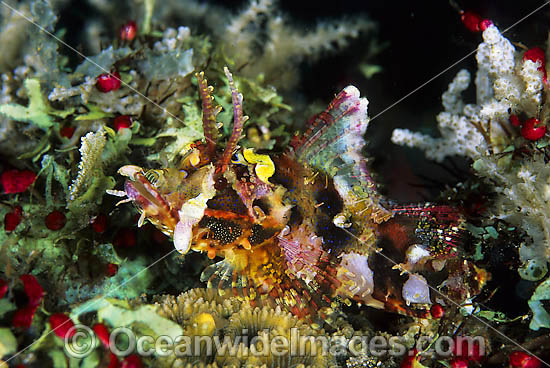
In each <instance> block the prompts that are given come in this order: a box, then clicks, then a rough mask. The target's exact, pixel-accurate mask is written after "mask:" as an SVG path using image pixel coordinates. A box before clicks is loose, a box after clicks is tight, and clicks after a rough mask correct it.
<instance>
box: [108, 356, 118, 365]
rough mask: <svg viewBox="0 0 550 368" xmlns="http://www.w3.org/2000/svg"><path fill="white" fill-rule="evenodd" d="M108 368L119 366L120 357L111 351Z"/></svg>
mask: <svg viewBox="0 0 550 368" xmlns="http://www.w3.org/2000/svg"><path fill="white" fill-rule="evenodd" d="M107 368H118V357H117V356H116V355H115V354H113V353H111V356H110V360H109V365H108V366H107Z"/></svg>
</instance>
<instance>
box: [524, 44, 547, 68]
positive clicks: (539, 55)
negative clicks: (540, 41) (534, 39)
mask: <svg viewBox="0 0 550 368" xmlns="http://www.w3.org/2000/svg"><path fill="white" fill-rule="evenodd" d="M523 60H524V61H525V60H531V61H532V62H534V63H536V62H538V61H540V62H541V63H542V64H544V60H545V57H544V50H543V49H541V48H540V47H533V48H530V49H529V50H527V51H525V54H523Z"/></svg>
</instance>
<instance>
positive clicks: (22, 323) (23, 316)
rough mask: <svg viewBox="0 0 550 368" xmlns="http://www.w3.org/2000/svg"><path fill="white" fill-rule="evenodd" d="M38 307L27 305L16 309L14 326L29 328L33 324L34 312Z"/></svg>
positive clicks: (13, 320)
mask: <svg viewBox="0 0 550 368" xmlns="http://www.w3.org/2000/svg"><path fill="white" fill-rule="evenodd" d="M37 308H38V306H37V305H27V306H26V307H23V308H19V309H18V310H16V311H15V314H14V315H13V319H12V325H13V327H22V328H29V327H31V324H32V319H33V317H34V312H36V309H37Z"/></svg>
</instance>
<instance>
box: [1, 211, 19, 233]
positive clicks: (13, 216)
mask: <svg viewBox="0 0 550 368" xmlns="http://www.w3.org/2000/svg"><path fill="white" fill-rule="evenodd" d="M20 222H21V215H20V214H18V213H17V212H15V211H14V212H8V213H6V215H5V216H4V230H6V231H13V230H15V228H16V227H17V225H19V223H20Z"/></svg>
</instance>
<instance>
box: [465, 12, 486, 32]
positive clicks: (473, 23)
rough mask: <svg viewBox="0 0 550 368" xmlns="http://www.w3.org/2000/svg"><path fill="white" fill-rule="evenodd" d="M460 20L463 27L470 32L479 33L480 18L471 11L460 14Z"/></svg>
mask: <svg viewBox="0 0 550 368" xmlns="http://www.w3.org/2000/svg"><path fill="white" fill-rule="evenodd" d="M460 20H461V21H462V24H464V27H466V28H467V29H468V30H469V31H470V32H479V31H480V30H481V28H480V27H479V24H480V23H481V21H482V19H481V17H480V16H479V15H478V14H476V13H474V12H471V11H465V12H462V13H461V14H460Z"/></svg>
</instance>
